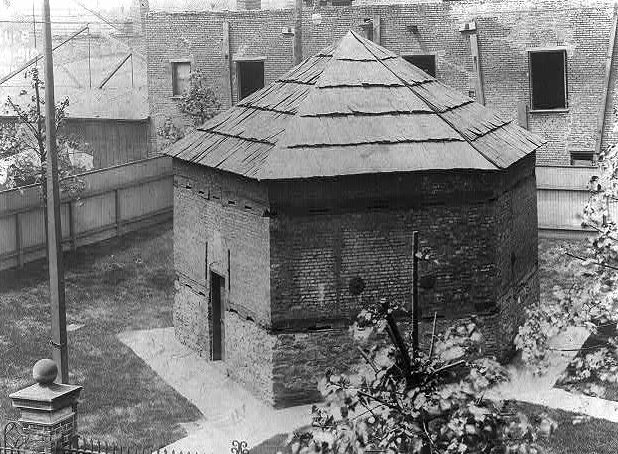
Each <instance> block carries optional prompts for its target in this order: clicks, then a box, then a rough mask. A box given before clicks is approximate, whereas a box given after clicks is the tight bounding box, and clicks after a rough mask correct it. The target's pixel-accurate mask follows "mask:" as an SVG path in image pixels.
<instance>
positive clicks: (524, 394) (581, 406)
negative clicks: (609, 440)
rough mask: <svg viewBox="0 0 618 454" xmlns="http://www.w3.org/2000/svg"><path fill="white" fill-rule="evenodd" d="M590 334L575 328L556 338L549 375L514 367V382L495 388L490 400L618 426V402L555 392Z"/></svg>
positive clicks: (566, 392)
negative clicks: (534, 406) (530, 405)
mask: <svg viewBox="0 0 618 454" xmlns="http://www.w3.org/2000/svg"><path fill="white" fill-rule="evenodd" d="M589 334H590V333H589V332H588V331H587V330H586V329H584V328H573V329H569V330H567V331H566V332H565V333H563V334H561V335H559V336H556V337H555V338H554V339H552V340H551V342H550V346H551V347H552V348H555V349H556V350H555V351H553V352H552V353H551V354H550V355H549V358H548V360H549V368H548V369H547V371H546V373H545V374H543V375H541V376H535V375H533V374H532V372H531V371H529V370H526V369H525V368H523V367H521V366H519V367H518V366H511V367H510V368H509V369H510V372H511V380H510V381H509V382H506V383H503V384H501V385H500V386H497V387H495V388H493V389H492V390H491V391H490V392H488V393H487V397H488V398H490V399H491V398H497V399H509V400H519V401H522V402H530V403H533V404H538V405H544V406H546V407H550V408H556V409H560V410H565V411H569V412H574V413H581V414H584V415H588V416H592V417H594V418H600V419H606V420H608V421H612V422H618V402H614V401H611V400H606V399H600V398H598V397H590V396H585V395H583V394H576V393H570V392H568V391H565V390H563V389H558V388H554V384H555V383H556V381H557V380H558V378H559V377H560V374H562V372H563V371H564V370H565V369H566V367H567V366H568V364H569V363H570V362H571V360H572V359H573V358H574V357H575V355H577V352H578V350H579V348H580V347H581V346H582V344H583V343H584V342H585V341H586V339H587V338H588V336H589ZM558 349H562V350H571V351H557V350H558Z"/></svg>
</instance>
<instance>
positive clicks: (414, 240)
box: [412, 230, 419, 357]
mask: <svg viewBox="0 0 618 454" xmlns="http://www.w3.org/2000/svg"><path fill="white" fill-rule="evenodd" d="M412 243H413V255H412V355H413V356H414V357H416V356H417V355H418V319H419V313H418V232H417V231H416V230H415V231H414V232H412Z"/></svg>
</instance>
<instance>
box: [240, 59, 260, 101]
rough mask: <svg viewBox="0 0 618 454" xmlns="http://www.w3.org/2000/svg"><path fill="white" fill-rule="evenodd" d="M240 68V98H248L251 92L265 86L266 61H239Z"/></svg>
mask: <svg viewBox="0 0 618 454" xmlns="http://www.w3.org/2000/svg"><path fill="white" fill-rule="evenodd" d="M237 65H238V66H237V69H238V100H239V101H240V100H241V99H243V98H246V97H247V96H249V95H250V94H251V93H253V92H255V91H258V90H259V89H261V88H264V62H263V61H239V62H237Z"/></svg>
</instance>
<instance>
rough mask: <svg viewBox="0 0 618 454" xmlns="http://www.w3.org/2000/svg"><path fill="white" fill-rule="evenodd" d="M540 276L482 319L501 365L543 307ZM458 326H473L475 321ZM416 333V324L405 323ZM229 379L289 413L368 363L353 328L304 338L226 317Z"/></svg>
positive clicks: (488, 350)
mask: <svg viewBox="0 0 618 454" xmlns="http://www.w3.org/2000/svg"><path fill="white" fill-rule="evenodd" d="M538 298H539V285H538V273H537V271H536V270H534V271H533V272H531V273H529V275H528V276H527V277H526V278H525V279H523V280H522V281H521V282H520V283H519V285H517V286H516V287H515V288H514V289H512V290H511V291H509V292H508V293H507V294H506V295H504V296H503V297H502V298H501V299H500V300H499V301H498V303H497V306H496V307H495V310H494V311H493V312H488V313H486V314H479V315H477V324H478V326H479V329H480V331H481V333H482V334H483V337H484V344H483V351H484V353H485V354H487V355H494V356H496V357H497V358H498V359H500V360H506V359H508V358H509V357H510V356H511V355H512V353H513V351H514V347H513V340H514V338H515V335H516V334H517V329H518V327H519V326H520V325H521V324H522V323H523V320H524V308H525V307H528V306H529V305H531V304H534V303H535V302H537V301H538ZM457 320H469V317H464V318H460V319H457ZM455 322H456V319H448V318H440V319H438V320H437V323H436V331H437V332H442V331H443V330H444V329H446V328H447V327H448V326H450V325H452V324H453V323H455ZM432 324H433V321H432V320H431V319H430V318H429V317H428V318H425V319H423V320H421V322H420V325H419V343H420V348H421V349H427V348H429V344H430V339H431V330H432ZM399 326H400V328H401V329H402V331H404V332H410V330H411V324H410V320H409V319H408V320H404V319H400V320H399ZM225 332H226V339H225V345H226V354H225V358H226V359H225V362H226V366H227V370H228V373H229V375H230V376H231V377H233V378H234V379H235V380H237V381H239V382H240V383H242V384H243V385H245V386H246V387H247V388H248V389H249V390H250V391H251V392H252V393H253V394H254V395H256V396H257V397H259V398H261V399H262V400H264V401H266V402H268V403H270V404H273V405H274V406H275V407H288V406H292V405H300V404H306V403H311V402H317V401H319V400H320V399H321V396H320V393H319V391H318V388H317V385H318V380H319V379H320V378H321V377H322V376H324V374H325V373H326V372H327V371H328V370H331V371H332V372H334V373H342V372H349V371H351V370H353V367H354V366H355V365H356V364H359V363H360V362H361V361H362V358H361V355H360V354H359V352H358V349H357V346H358V345H360V344H358V343H357V342H356V341H355V340H354V338H353V336H352V333H351V331H350V330H349V328H348V327H339V328H331V329H323V330H306V331H304V332H296V333H289V332H273V331H270V330H267V329H265V328H263V327H260V326H258V325H257V324H256V323H254V322H253V321H249V320H244V319H242V318H241V317H239V316H238V314H236V313H234V312H230V311H228V312H226V313H225Z"/></svg>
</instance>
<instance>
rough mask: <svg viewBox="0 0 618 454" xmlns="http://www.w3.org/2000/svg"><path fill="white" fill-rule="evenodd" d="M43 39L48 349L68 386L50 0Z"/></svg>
mask: <svg viewBox="0 0 618 454" xmlns="http://www.w3.org/2000/svg"><path fill="white" fill-rule="evenodd" d="M43 39H44V40H45V133H46V134H45V136H46V137H45V147H46V150H47V158H46V173H47V178H46V180H47V231H48V238H47V248H48V260H49V293H50V302H51V334H52V338H51V341H50V343H51V345H52V347H53V359H54V361H55V362H56V364H57V366H58V381H60V383H68V382H69V367H68V354H67V326H66V307H65V301H64V266H63V263H62V229H61V226H60V189H59V187H58V160H57V151H56V105H55V100H54V60H53V56H52V42H51V18H50V13H49V0H43Z"/></svg>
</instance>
